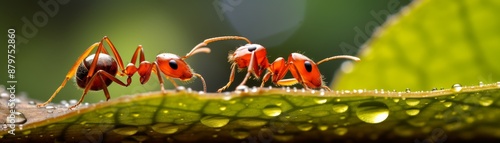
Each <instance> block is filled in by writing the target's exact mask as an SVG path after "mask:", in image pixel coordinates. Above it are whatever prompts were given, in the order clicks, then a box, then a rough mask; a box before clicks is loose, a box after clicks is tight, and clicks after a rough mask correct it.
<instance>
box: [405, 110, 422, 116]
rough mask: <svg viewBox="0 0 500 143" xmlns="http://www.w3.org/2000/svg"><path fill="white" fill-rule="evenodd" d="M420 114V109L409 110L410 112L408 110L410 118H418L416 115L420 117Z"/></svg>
mask: <svg viewBox="0 0 500 143" xmlns="http://www.w3.org/2000/svg"><path fill="white" fill-rule="evenodd" d="M418 113H420V110H419V109H408V110H406V114H407V115H409V116H416V115H418Z"/></svg>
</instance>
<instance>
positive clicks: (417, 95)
mask: <svg viewBox="0 0 500 143" xmlns="http://www.w3.org/2000/svg"><path fill="white" fill-rule="evenodd" d="M499 99H500V83H493V84H483V85H481V86H456V87H455V88H448V89H442V90H434V91H414V92H411V91H392V90H390V91H389V90H369V91H367V90H338V91H333V92H325V91H307V90H302V89H294V88H292V89H290V88H284V89H279V88H278V89H267V88H266V89H262V90H258V89H248V91H241V92H236V93H221V94H219V93H208V94H203V93H202V94H199V93H197V92H192V91H168V92H166V93H164V94H162V93H159V92H152V93H143V94H138V95H132V96H124V97H120V98H115V99H111V100H110V101H108V102H100V103H96V104H83V105H81V106H79V107H78V108H77V109H75V110H68V109H67V107H69V105H68V103H64V104H54V105H50V106H49V107H48V108H36V107H35V104H34V103H33V102H26V101H30V100H29V99H20V102H19V103H17V106H16V108H15V110H16V112H19V113H21V114H22V116H19V115H20V114H16V121H23V120H22V119H25V120H26V119H27V121H24V122H26V123H24V122H23V123H24V124H15V126H16V128H15V131H14V133H15V135H12V134H9V130H11V129H10V128H9V124H5V125H4V126H3V128H2V130H1V131H0V139H1V140H2V142H35V141H37V142H201V141H203V142H252V141H258V142H269V141H272V142H310V141H314V142H373V141H380V142H383V141H398V142H415V141H418V142H438V141H446V142H457V141H491V140H498V139H500V124H498V121H499V120H500V116H499V115H500V100H499ZM1 111H8V109H7V108H6V107H5V106H2V107H1ZM2 113H5V112H2ZM0 115H1V117H2V118H4V119H5V118H6V116H10V115H8V114H0Z"/></svg>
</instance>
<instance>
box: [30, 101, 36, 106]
mask: <svg viewBox="0 0 500 143" xmlns="http://www.w3.org/2000/svg"><path fill="white" fill-rule="evenodd" d="M28 104H29V105H36V102H35V101H28Z"/></svg>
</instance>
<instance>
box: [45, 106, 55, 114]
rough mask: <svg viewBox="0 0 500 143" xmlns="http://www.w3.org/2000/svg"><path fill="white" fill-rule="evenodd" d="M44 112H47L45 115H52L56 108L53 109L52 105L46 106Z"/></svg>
mask: <svg viewBox="0 0 500 143" xmlns="http://www.w3.org/2000/svg"><path fill="white" fill-rule="evenodd" d="M45 110H47V113H53V112H54V110H56V107H54V106H52V105H47V106H45Z"/></svg>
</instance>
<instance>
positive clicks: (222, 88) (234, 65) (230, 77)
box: [217, 64, 236, 93]
mask: <svg viewBox="0 0 500 143" xmlns="http://www.w3.org/2000/svg"><path fill="white" fill-rule="evenodd" d="M235 70H236V64H232V65H231V75H230V76H229V82H227V84H226V85H225V86H223V87H221V88H219V90H217V92H219V93H220V92H222V90H224V89H226V88H228V87H229V86H230V85H231V83H233V80H234V73H235Z"/></svg>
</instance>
